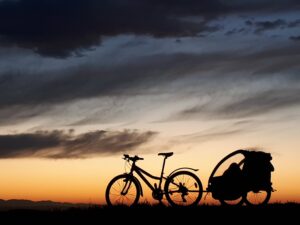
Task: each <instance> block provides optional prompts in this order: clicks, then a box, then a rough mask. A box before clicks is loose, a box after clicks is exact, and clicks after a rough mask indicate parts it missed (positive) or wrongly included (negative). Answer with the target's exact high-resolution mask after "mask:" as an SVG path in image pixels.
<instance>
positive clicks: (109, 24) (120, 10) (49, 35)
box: [0, 0, 299, 57]
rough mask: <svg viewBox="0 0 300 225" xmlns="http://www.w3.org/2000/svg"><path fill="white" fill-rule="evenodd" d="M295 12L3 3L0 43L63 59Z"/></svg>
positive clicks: (136, 1)
mask: <svg viewBox="0 0 300 225" xmlns="http://www.w3.org/2000/svg"><path fill="white" fill-rule="evenodd" d="M297 7H299V2H298V1H296V0H289V1H287V0H277V1H271V0H264V1H246V2H243V4H241V3H239V2H238V1H230V2H228V1H222V0H203V1H197V0H188V1H181V0H172V1H170V0H131V1H119V0H101V1H98V0H65V1H60V0H43V1H40V0H18V1H9V0H4V1H0V43H1V46H18V47H21V48H29V49H31V50H34V51H35V52H37V53H39V54H41V55H47V56H55V57H66V56H68V55H70V54H71V53H75V54H76V52H77V53H78V54H80V51H81V50H82V49H89V48H91V47H93V46H97V45H99V44H100V43H101V39H102V38H103V37H104V36H115V35H120V34H136V35H150V36H155V37H174V36H175V37H176V36H195V35H197V34H199V33H203V32H211V31H215V30H216V27H212V26H210V25H209V23H210V22H211V21H212V20H213V19H215V18H218V17H219V16H222V15H227V14H234V13H237V12H239V13H240V12H253V11H254V12H256V11H258V12H259V11H270V10H279V9H280V10H285V9H286V8H293V9H296V8H297ZM263 25H264V24H263ZM271 25H272V24H271Z"/></svg>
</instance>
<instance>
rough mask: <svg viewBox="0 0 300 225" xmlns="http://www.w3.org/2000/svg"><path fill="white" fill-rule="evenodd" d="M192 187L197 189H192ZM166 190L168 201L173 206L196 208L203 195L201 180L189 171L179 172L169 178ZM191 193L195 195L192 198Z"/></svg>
mask: <svg viewBox="0 0 300 225" xmlns="http://www.w3.org/2000/svg"><path fill="white" fill-rule="evenodd" d="M192 186H194V187H195V189H191V188H192ZM176 189H178V190H176ZM164 190H165V196H166V199H167V201H168V202H169V204H170V205H171V206H196V205H197V204H198V203H199V202H200V200H201V198H202V194H203V187H202V183H201V181H200V179H199V178H198V177H197V176H196V175H195V174H194V173H192V172H189V171H178V172H176V173H174V174H172V175H171V176H170V177H168V178H167V180H166V183H165V187H164ZM191 193H192V194H193V196H192V197H191V196H189V195H190V194H191ZM174 194H175V195H174ZM194 194H195V195H194ZM178 195H180V196H178ZM186 197H187V198H186Z"/></svg>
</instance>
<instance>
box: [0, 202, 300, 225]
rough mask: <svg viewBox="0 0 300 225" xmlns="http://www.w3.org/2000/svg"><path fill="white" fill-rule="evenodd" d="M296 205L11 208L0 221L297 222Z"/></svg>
mask: <svg viewBox="0 0 300 225" xmlns="http://www.w3.org/2000/svg"><path fill="white" fill-rule="evenodd" d="M299 209H300V204H297V203H286V204H280V203H277V204H269V205H266V206H259V207H249V206H234V207H228V206H227V207H226V206H216V205H200V206H197V207H184V208H183V207H167V206H163V205H150V204H139V205H136V206H133V207H126V206H114V207H108V206H96V205H94V206H90V207H71V208H63V209H57V208H56V209H48V210H37V209H35V210H33V209H13V210H7V211H2V212H0V216H1V219H2V221H6V220H7V221H10V222H12V223H13V222H30V224H32V223H38V224H43V222H46V223H53V224H71V223H75V224H87V223H91V224H92V223H93V224H104V221H111V223H113V224H114V222H124V223H129V222H130V223H137V224H141V223H142V224H144V223H145V222H144V221H147V224H149V223H157V222H158V221H161V222H168V223H169V222H176V223H178V222H180V223H187V222H192V221H194V222H193V223H196V224H197V221H200V222H201V220H207V219H208V220H209V221H210V222H214V221H216V222H217V221H220V220H221V221H222V222H230V223H231V224H232V223H239V224H241V223H244V222H241V221H242V220H244V221H245V222H246V223H249V222H253V223H254V222H255V224H259V222H261V221H268V222H275V221H277V220H283V219H284V221H285V222H289V221H297V220H296V219H297V217H296V215H297V212H299Z"/></svg>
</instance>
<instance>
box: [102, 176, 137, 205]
mask: <svg viewBox="0 0 300 225" xmlns="http://www.w3.org/2000/svg"><path fill="white" fill-rule="evenodd" d="M105 198H106V202H107V205H109V206H114V205H127V206H132V205H135V204H137V203H138V201H139V198H140V189H139V183H138V181H137V180H136V179H134V178H133V177H130V176H129V175H127V174H122V175H119V176H116V177H115V178H113V179H112V180H111V181H110V182H109V184H108V185H107V188H106V192H105Z"/></svg>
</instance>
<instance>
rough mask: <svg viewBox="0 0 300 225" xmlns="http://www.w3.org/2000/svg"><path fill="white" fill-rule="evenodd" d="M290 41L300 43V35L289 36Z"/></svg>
mask: <svg viewBox="0 0 300 225" xmlns="http://www.w3.org/2000/svg"><path fill="white" fill-rule="evenodd" d="M290 39H291V40H293V41H300V35H299V36H291V37H290Z"/></svg>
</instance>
